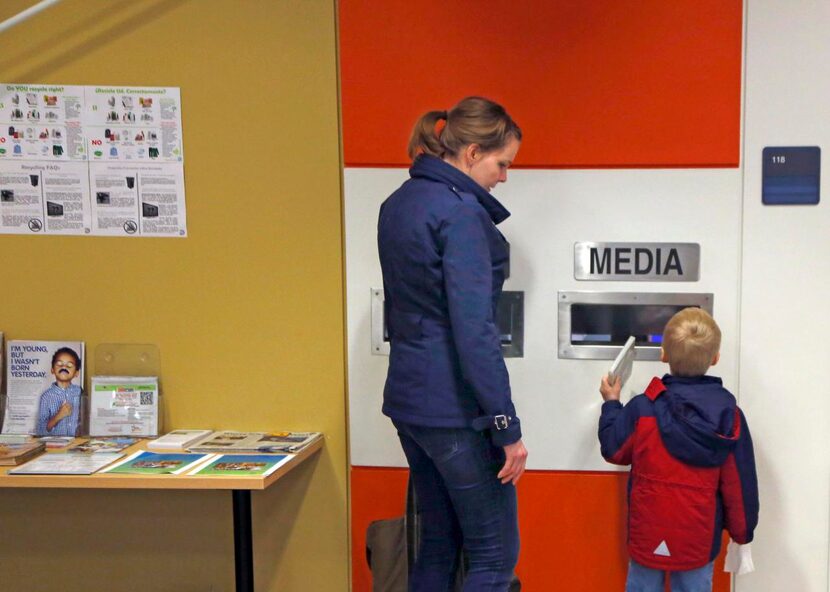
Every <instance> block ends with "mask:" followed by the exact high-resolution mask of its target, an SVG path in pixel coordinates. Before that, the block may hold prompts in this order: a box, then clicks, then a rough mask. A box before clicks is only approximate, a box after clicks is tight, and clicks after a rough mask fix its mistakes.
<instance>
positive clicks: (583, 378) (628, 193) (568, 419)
mask: <svg viewBox="0 0 830 592" xmlns="http://www.w3.org/2000/svg"><path fill="white" fill-rule="evenodd" d="M406 178H407V172H406V171H405V170H403V169H399V170H395V169H347V170H346V173H345V195H346V265H347V298H348V327H349V401H350V413H349V416H350V437H351V460H352V464H354V465H362V466H405V462H404V458H403V455H402V454H401V452H400V446H399V444H398V442H397V438H396V436H395V433H394V430H393V429H392V426H391V424H390V422H389V420H388V419H387V418H385V417H383V416H382V415H381V413H380V408H381V401H382V393H383V382H384V379H385V376H386V368H387V362H388V358H386V357H382V356H373V355H371V352H370V288H371V287H380V286H381V285H382V284H381V275H380V265H379V263H378V256H377V246H376V223H377V213H378V208H379V206H380V203H381V202H382V201H383V199H385V198H386V196H387V195H388V194H389V193H391V192H392V191H393V190H394V189H395V188H397V187H398V185H400V183H401V182H402V181H403V180H405V179H406ZM495 194H496V195H497V196H498V197H499V198H500V199H501V200H502V201H503V203H504V204H505V206H506V207H507V208H508V209H509V210H510V211H511V212H512V214H513V215H512V216H511V217H510V218H509V219H508V220H507V221H505V222H504V223H503V224H501V225H500V226H499V228H500V229H501V230H502V232H503V233H504V234H505V236H506V237H507V239H508V240H509V241H510V243H511V277H510V279H509V280H508V281H507V282H506V283H505V289H506V290H522V291H524V292H525V319H524V320H525V343H524V357H523V358H511V359H508V360H507V366H508V369H509V371H510V380H511V384H512V387H513V397H514V401H515V404H516V408H517V412H518V415H519V417H520V418H521V419H522V425H523V432H524V439H525V443H526V445H527V447H528V450H529V451H530V456H529V459H528V467H529V468H531V469H543V470H616V469H615V467H612V465H609V464H607V463H605V462H604V461H603V459H602V457H601V456H600V453H599V444H598V442H597V434H596V429H597V421H598V419H599V408H600V404H601V398H600V396H599V393H598V386H599V380H600V377H601V375H602V373H603V372H605V371H607V368H608V366H609V365H610V361H595V360H562V359H559V358H558V357H557V291H558V290H599V291H632V292H634V291H643V292H712V293H714V295H715V297H714V312H715V316H716V318H717V319H718V321H719V322H720V323H721V326H722V327H723V332H724V341H723V348H722V362H721V365H719V366H718V367H717V368H716V370H717V372H716V373H717V374H719V375H721V376H723V378H724V380H725V382H726V384H727V385H732V384H734V382H735V380H736V379H737V352H738V347H737V325H738V274H739V251H740V232H739V228H740V215H741V175H740V171H739V170H737V169H694V170H677V169H675V170H589V171H574V170H558V171H557V170H547V171H545V170H514V171H511V172H510V174H509V180H508V182H507V183H506V184H504V185H500V186H499V187H498V188H497V189H496V191H495ZM578 241H606V242H608V241H610V242H619V241H627V242H696V243H700V245H701V271H700V281H697V282H580V281H576V280H575V279H574V259H573V257H574V256H573V245H574V243H575V242H578ZM665 371H666V367H665V366H664V365H663V364H660V363H659V362H637V363H636V364H635V370H634V374H633V376H632V379H631V381H630V382H629V385H630V387H631V389H636V392H642V390H643V389H644V388H645V386H646V385H647V384H648V381H649V380H650V378H651V377H652V376H654V375H662V374H663V373H664V372H665ZM627 386H628V385H627Z"/></svg>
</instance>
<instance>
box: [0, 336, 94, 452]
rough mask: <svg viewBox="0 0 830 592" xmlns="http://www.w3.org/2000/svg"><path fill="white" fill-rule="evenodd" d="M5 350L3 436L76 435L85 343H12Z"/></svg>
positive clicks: (80, 413) (78, 430)
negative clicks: (6, 355) (6, 357)
mask: <svg viewBox="0 0 830 592" xmlns="http://www.w3.org/2000/svg"><path fill="white" fill-rule="evenodd" d="M6 349H7V354H8V359H7V360H6V395H7V396H6V409H5V415H4V417H3V433H4V434H37V435H40V436H76V435H78V434H79V433H80V432H81V430H82V420H83V416H84V414H83V407H84V405H83V385H84V343H83V342H82V341H14V340H12V341H9V342H8V347H7V348H6ZM53 362H54V365H53Z"/></svg>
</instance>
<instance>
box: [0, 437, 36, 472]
mask: <svg viewBox="0 0 830 592" xmlns="http://www.w3.org/2000/svg"><path fill="white" fill-rule="evenodd" d="M45 449H46V445H45V444H43V443H42V442H38V441H33V442H27V443H25V444H3V445H0V465H2V466H8V465H19V464H21V463H24V462H26V461H27V460H29V459H30V458H32V457H34V456H37V455H38V454H40V453H41V452H43V451H44V450H45Z"/></svg>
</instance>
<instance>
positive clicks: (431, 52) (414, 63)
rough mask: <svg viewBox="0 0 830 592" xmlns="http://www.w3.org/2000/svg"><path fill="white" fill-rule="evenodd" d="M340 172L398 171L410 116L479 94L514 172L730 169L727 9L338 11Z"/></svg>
mask: <svg viewBox="0 0 830 592" xmlns="http://www.w3.org/2000/svg"><path fill="white" fill-rule="evenodd" d="M339 10H340V14H339V17H340V59H341V76H342V105H343V139H344V153H345V161H346V165H347V166H400V165H406V164H408V158H407V156H406V143H407V140H408V137H409V132H410V130H411V126H412V124H413V123H414V121H415V119H416V118H417V117H418V116H419V115H420V114H421V113H423V112H425V111H427V110H431V109H446V108H449V107H450V106H451V105H452V104H454V103H455V102H456V101H457V100H458V99H460V98H462V97H464V96H466V95H470V94H480V95H484V96H488V97H491V98H493V99H495V100H497V101H499V102H502V103H503V104H504V105H505V106H506V107H507V108H508V110H509V111H510V113H511V114H512V115H513V117H514V118H515V119H516V121H517V122H518V123H519V125H520V126H521V127H522V128H523V131H524V134H525V141H524V143H523V147H522V150H521V151H520V152H519V158H518V160H517V163H516V164H517V165H518V166H525V167H544V168H562V167H580V168H590V167H599V168H603V167H680V166H689V167H724V166H725V167H732V166H737V165H738V163H739V142H740V137H739V134H740V107H741V103H740V101H741V97H740V92H741V52H742V4H741V0H673V1H672V2H666V1H665V0H632V1H630V2H619V1H618V0H592V1H591V2H573V1H565V0H555V1H554V0H517V1H516V2H511V3H504V2H481V1H480V0H454V1H453V2H446V0H385V1H384V2H382V3H376V2H364V1H361V0H341V1H340V2H339Z"/></svg>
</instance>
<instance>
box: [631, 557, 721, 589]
mask: <svg viewBox="0 0 830 592" xmlns="http://www.w3.org/2000/svg"><path fill="white" fill-rule="evenodd" d="M714 566H715V562H714V561H710V562H709V563H707V564H706V565H704V566H703V567H699V568H697V569H690V570H688V571H672V572H669V574H671V575H670V578H671V590H672V592H712V571H713V568H714ZM665 577H666V572H665V571H663V570H660V569H651V568H650V567H645V566H644V565H640V564H639V563H637V562H635V561H629V563H628V580H627V581H626V582H625V592H663V589H664V585H665V584H664V580H665Z"/></svg>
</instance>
